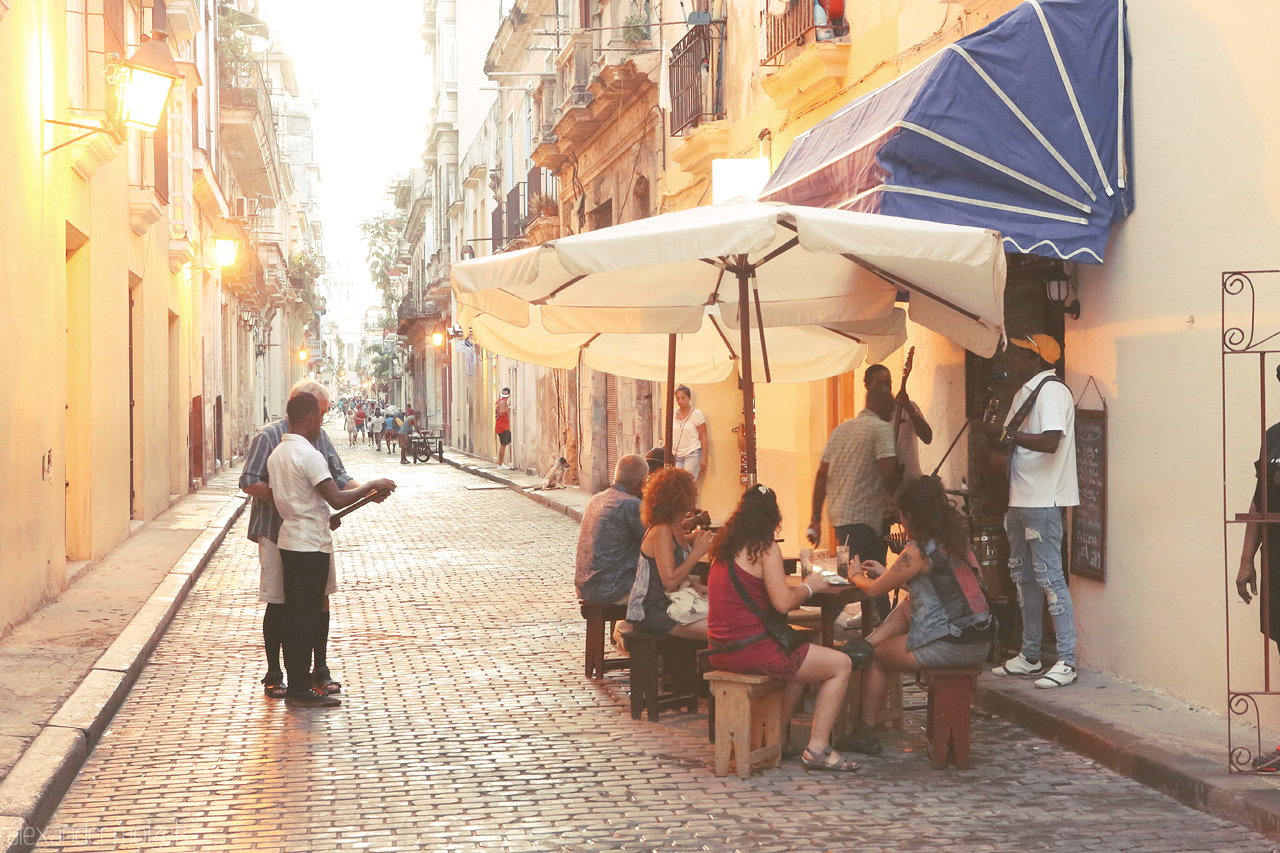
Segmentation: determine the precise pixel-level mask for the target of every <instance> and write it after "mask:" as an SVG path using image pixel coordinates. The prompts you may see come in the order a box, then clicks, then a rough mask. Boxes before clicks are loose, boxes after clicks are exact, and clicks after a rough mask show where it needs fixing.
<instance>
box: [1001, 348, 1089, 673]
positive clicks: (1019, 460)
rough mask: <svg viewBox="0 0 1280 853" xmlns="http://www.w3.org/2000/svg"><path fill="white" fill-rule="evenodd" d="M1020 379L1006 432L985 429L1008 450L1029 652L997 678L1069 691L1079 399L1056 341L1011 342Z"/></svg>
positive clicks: (1012, 553)
mask: <svg viewBox="0 0 1280 853" xmlns="http://www.w3.org/2000/svg"><path fill="white" fill-rule="evenodd" d="M1009 343H1011V344H1013V349H1010V350H1009V355H1010V358H1011V361H1012V365H1013V370H1014V374H1015V376H1016V378H1017V379H1019V380H1021V381H1022V383H1023V385H1022V387H1021V388H1020V389H1019V390H1018V393H1017V395H1016V396H1015V397H1014V398H1013V403H1012V404H1011V405H1010V407H1009V416H1008V417H1007V418H1006V419H1005V424H1004V427H1003V428H1001V427H999V426H996V425H991V424H980V425H979V426H980V428H981V429H983V430H984V431H986V432H987V433H988V435H990V436H991V437H993V438H995V439H997V440H998V441H999V443H1000V445H1002V446H1003V447H1005V448H1011V449H1012V456H1011V459H1010V462H1009V509H1008V511H1007V512H1006V513H1005V519H1004V526H1005V532H1006V533H1007V534H1008V536H1009V574H1010V575H1012V577H1013V581H1014V583H1015V584H1016V585H1017V588H1018V604H1019V606H1020V607H1021V609H1022V651H1021V652H1020V653H1019V654H1018V655H1017V656H1016V657H1013V658H1010V659H1009V660H1008V661H1005V662H1004V663H1003V664H1001V665H1000V666H998V667H996V668H995V669H994V670H992V672H993V673H994V674H996V675H1018V676H1024V677H1029V676H1040V677H1039V678H1038V679H1037V680H1036V687H1042V688H1052V687H1063V686H1066V685H1068V684H1073V683H1075V680H1076V624H1075V608H1074V606H1073V605H1072V602H1071V592H1070V590H1068V589H1067V581H1066V576H1065V575H1064V574H1063V570H1062V529H1063V526H1062V510H1063V507H1069V506H1076V505H1078V504H1079V503H1080V492H1079V486H1078V483H1077V481H1076V431H1075V420H1076V418H1075V400H1074V399H1073V398H1072V396H1071V390H1070V389H1069V388H1067V386H1066V385H1065V384H1064V383H1063V382H1062V381H1061V380H1059V379H1058V377H1057V375H1056V374H1055V373H1054V370H1053V365H1055V364H1057V363H1058V359H1059V358H1061V356H1062V348H1061V347H1060V346H1059V345H1058V342H1057V341H1056V340H1054V339H1053V338H1051V337H1050V336H1049V335H1027V336H1025V337H1022V338H1012V337H1011V338H1010V339H1009ZM1046 600H1048V602H1049V615H1050V616H1051V617H1053V629H1054V634H1055V635H1056V637H1057V648H1058V661H1057V663H1055V664H1054V665H1053V667H1052V668H1048V669H1046V667H1045V664H1044V661H1043V660H1042V659H1041V656H1040V651H1041V650H1040V643H1041V640H1042V635H1043V631H1044V625H1043V622H1042V619H1041V612H1042V611H1043V609H1044V602H1045V601H1046Z"/></svg>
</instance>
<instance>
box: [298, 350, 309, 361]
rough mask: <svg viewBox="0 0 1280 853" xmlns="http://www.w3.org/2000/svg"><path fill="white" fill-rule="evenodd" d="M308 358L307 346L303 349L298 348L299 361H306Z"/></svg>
mask: <svg viewBox="0 0 1280 853" xmlns="http://www.w3.org/2000/svg"><path fill="white" fill-rule="evenodd" d="M306 360H307V348H306V347H303V348H302V349H300V350H298V361H301V362H306Z"/></svg>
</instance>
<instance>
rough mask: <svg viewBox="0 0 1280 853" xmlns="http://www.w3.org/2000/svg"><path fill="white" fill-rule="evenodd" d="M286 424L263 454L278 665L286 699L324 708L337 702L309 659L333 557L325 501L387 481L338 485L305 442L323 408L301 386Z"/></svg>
mask: <svg viewBox="0 0 1280 853" xmlns="http://www.w3.org/2000/svg"><path fill="white" fill-rule="evenodd" d="M285 414H286V417H287V418H288V421H289V431H288V432H287V433H285V434H284V435H283V436H281V439H280V444H279V445H278V446H277V447H276V449H275V450H273V451H272V452H271V456H270V457H269V458H268V459H267V473H268V476H269V478H270V482H271V484H272V486H273V488H272V497H273V499H274V502H275V505H276V510H277V511H278V512H279V513H280V517H281V523H280V533H279V541H278V545H279V549H280V562H281V566H282V571H283V580H284V632H283V634H284V636H283V640H284V664H285V669H286V670H287V671H288V675H289V683H288V688H287V689H286V693H285V698H286V699H287V700H288V701H289V703H290V704H294V705H301V706H305V707H320V708H327V707H332V706H334V705H337V704H339V701H340V700H339V699H338V697H336V696H334V695H332V694H333V693H334V692H336V691H333V690H330V689H328V687H327V685H323V684H312V676H311V660H312V654H313V652H315V650H316V625H317V623H318V622H319V621H320V619H321V614H322V613H323V612H324V609H323V608H324V601H325V587H326V585H327V584H328V582H329V574H330V571H331V567H332V563H333V536H332V534H331V533H330V532H329V508H330V507H333V508H334V509H342V508H343V507H346V506H350V505H351V504H353V503H355V502H356V501H358V500H360V499H361V498H363V497H366V496H367V495H370V494H373V493H374V492H377V491H380V490H383V489H386V490H387V491H388V493H389V492H390V488H389V487H390V483H387V482H385V481H383V480H374V481H372V482H369V483H365V484H364V485H363V486H360V487H359V488H356V489H351V490H349V491H343V490H341V489H339V488H338V484H337V483H335V482H334V479H333V476H332V474H331V473H330V472H329V463H328V462H327V461H326V460H325V458H324V454H323V453H321V452H320V451H319V450H317V449H316V448H315V445H314V444H313V443H312V442H315V441H317V440H318V439H319V437H320V432H321V428H322V426H323V424H324V414H323V412H322V410H321V408H320V401H319V400H317V399H316V398H315V397H314V396H313V395H311V394H308V393H306V392H302V393H299V394H296V395H294V396H293V397H292V398H291V399H290V400H289V404H288V405H287V406H286V408H285Z"/></svg>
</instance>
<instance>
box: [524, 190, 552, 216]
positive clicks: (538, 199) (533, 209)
mask: <svg viewBox="0 0 1280 853" xmlns="http://www.w3.org/2000/svg"><path fill="white" fill-rule="evenodd" d="M556 208H557V204H556V200H555V199H554V198H552V197H551V196H549V195H544V194H542V193H539V192H532V193H529V218H530V219H537V218H538V217H540V216H555V215H556V212H557V211H556Z"/></svg>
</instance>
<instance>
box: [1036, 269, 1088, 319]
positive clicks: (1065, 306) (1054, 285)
mask: <svg viewBox="0 0 1280 853" xmlns="http://www.w3.org/2000/svg"><path fill="white" fill-rule="evenodd" d="M1075 291H1076V288H1075V285H1074V284H1072V282H1071V276H1070V275H1069V274H1068V273H1067V272H1066V270H1064V269H1061V268H1058V270H1055V271H1054V272H1051V273H1049V275H1048V277H1046V278H1045V282H1044V292H1045V295H1046V296H1047V297H1049V301H1050V302H1052V303H1053V304H1054V305H1056V306H1057V307H1058V309H1059V310H1061V311H1062V313H1063V314H1065V315H1066V316H1068V317H1070V318H1071V319H1073V320H1079V319H1080V298H1079V296H1077V295H1076V292H1075ZM1072 297H1075V298H1072Z"/></svg>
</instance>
